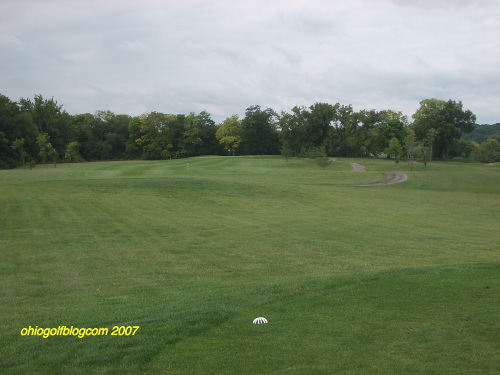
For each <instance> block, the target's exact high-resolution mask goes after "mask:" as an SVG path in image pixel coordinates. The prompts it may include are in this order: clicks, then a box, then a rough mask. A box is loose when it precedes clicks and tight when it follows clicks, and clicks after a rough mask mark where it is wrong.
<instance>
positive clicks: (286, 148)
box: [281, 141, 292, 161]
mask: <svg viewBox="0 0 500 375" xmlns="http://www.w3.org/2000/svg"><path fill="white" fill-rule="evenodd" d="M281 156H283V157H284V158H285V159H286V161H288V158H290V157H291V156H292V148H291V147H290V144H289V143H288V142H287V141H285V142H283V146H282V147H281Z"/></svg>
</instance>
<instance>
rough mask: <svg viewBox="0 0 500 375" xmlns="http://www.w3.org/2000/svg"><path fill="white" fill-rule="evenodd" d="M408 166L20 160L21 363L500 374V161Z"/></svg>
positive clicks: (2, 228)
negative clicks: (94, 331)
mask: <svg viewBox="0 0 500 375" xmlns="http://www.w3.org/2000/svg"><path fill="white" fill-rule="evenodd" d="M350 162H357V163H359V164H362V165H363V166H365V167H366V171H365V172H362V173H353V171H352V168H351V167H350V165H349V163H350ZM399 168H400V170H404V171H405V172H406V173H407V174H408V180H407V181H406V182H404V183H401V184H396V185H390V186H375V187H357V186H356V185H362V184H369V183H372V182H375V181H381V180H383V179H384V178H385V176H386V172H387V171H393V170H396V169H395V164H394V163H392V162H389V161H386V160H360V159H358V160H355V159H349V160H347V159H345V160H343V159H338V160H337V162H334V163H331V165H329V166H328V168H326V169H325V170H322V169H320V168H318V167H317V166H316V165H315V163H314V161H311V160H302V159H291V160H290V161H289V162H285V161H284V160H283V159H282V158H279V157H201V158H193V159H187V160H174V161H161V162H148V161H131V162H109V163H85V164H72V165H71V166H67V165H62V166H59V167H58V168H48V167H47V168H43V167H40V166H38V167H37V168H35V169H34V170H24V169H19V170H12V171H0V191H1V192H2V194H1V196H0V200H1V205H0V207H1V215H0V217H1V218H0V249H1V253H0V254H1V255H0V256H1V262H0V274H1V275H2V276H1V280H2V288H1V294H0V298H1V300H0V303H1V305H2V306H3V308H2V310H1V314H2V316H1V317H2V319H1V323H0V324H1V325H2V327H1V328H2V332H3V333H4V334H3V335H2V337H3V344H2V349H1V354H0V355H1V361H2V365H3V366H2V367H3V368H4V369H5V373H7V374H19V373H39V374H67V373H70V374H72V373H74V374H95V373H103V374H127V373H129V374H137V373H146V374H149V373H151V374H165V373H167V374H168V373H172V374H213V373H221V374H279V373H287V374H321V373H325V374H331V373H341V374H372V373H384V374H401V373H425V374H494V373H497V372H498V363H500V356H499V354H498V353H499V350H498V349H499V342H498V328H499V319H498V309H497V308H498V302H499V293H498V289H499V287H500V284H499V282H498V274H499V272H498V271H499V267H498V265H499V253H498V243H500V234H499V232H498V223H499V222H500V209H499V208H500V207H499V206H500V199H499V198H500V195H499V194H500V188H499V186H500V184H499V182H500V181H499V180H500V174H499V173H498V167H489V168H486V167H483V166H480V165H471V164H460V163H433V165H432V167H431V168H429V170H428V171H427V172H425V171H424V170H423V168H422V167H421V166H420V168H419V166H418V165H417V166H416V167H415V169H414V171H412V172H410V171H408V170H405V169H404V168H405V166H404V165H402V166H399ZM402 168H403V169H402ZM495 168H496V169H495ZM258 316H264V317H266V318H268V320H269V324H267V325H259V326H257V325H253V324H252V320H253V319H254V318H256V317H258ZM29 326H32V327H36V326H38V327H44V328H45V327H58V326H68V327H70V326H74V327H91V328H108V329H109V331H110V333H111V330H112V327H113V326H124V327H128V326H140V328H139V329H138V330H137V332H136V333H135V335H128V336H127V335H121V336H120V335H117V336H112V335H110V334H109V335H98V336H87V337H84V338H79V337H77V336H53V337H48V338H43V337H41V336H31V335H21V330H22V329H23V328H26V327H29Z"/></svg>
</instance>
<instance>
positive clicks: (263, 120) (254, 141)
mask: <svg viewBox="0 0 500 375" xmlns="http://www.w3.org/2000/svg"><path fill="white" fill-rule="evenodd" d="M275 116H276V113H275V112H274V111H273V110H272V109H270V108H267V109H264V110H262V109H261V108H260V106H258V105H255V106H252V107H248V108H247V110H246V112H245V118H244V119H243V120H242V121H241V135H242V144H241V147H242V151H243V153H245V154H250V155H268V154H278V153H279V149H278V133H277V129H276V123H275V122H274V118H275Z"/></svg>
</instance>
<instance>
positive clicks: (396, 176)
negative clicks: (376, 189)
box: [349, 163, 408, 186]
mask: <svg viewBox="0 0 500 375" xmlns="http://www.w3.org/2000/svg"><path fill="white" fill-rule="evenodd" d="M349 164H350V166H351V167H352V168H353V172H364V171H366V169H365V167H363V166H362V165H361V164H358V163H349ZM407 179H408V175H407V174H406V173H405V172H387V178H386V179H385V180H383V181H379V182H374V183H371V184H366V185H357V186H381V185H392V184H399V183H401V182H405V181H406V180H407Z"/></svg>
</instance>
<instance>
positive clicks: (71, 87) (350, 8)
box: [0, 0, 500, 124]
mask: <svg viewBox="0 0 500 375" xmlns="http://www.w3.org/2000/svg"><path fill="white" fill-rule="evenodd" d="M499 40H500V0H346V1H344V0H337V1H335V0H329V1H327V0H265V1H261V0H252V1H247V0H163V1H161V0H141V1H137V0H0V94H3V95H6V96H8V97H9V98H10V99H11V100H14V101H16V100H18V99H19V98H21V97H23V98H33V96H34V95H35V94H42V95H43V96H44V97H46V98H51V97H54V99H55V100H57V101H58V103H59V104H62V105H63V108H64V109H65V110H66V111H68V112H69V113H70V114H78V113H94V112H95V111H97V110H111V111H113V112H115V113H116V114H129V115H132V116H137V115H141V114H143V113H147V112H151V111H159V112H164V113H175V114H177V113H184V114H188V113H189V112H196V113H199V112H201V111H203V110H206V111H208V112H210V113H211V114H212V118H213V119H214V120H215V121H216V122H220V121H222V120H223V119H224V118H226V117H228V116H230V115H233V114H239V115H242V114H244V112H245V109H246V108H247V107H249V106H252V105H260V106H261V107H263V108H268V107H269V108H272V109H274V110H275V111H277V112H280V111H281V110H284V111H290V109H291V108H292V107H293V106H295V105H299V106H309V105H311V104H313V103H315V102H326V103H331V104H335V103H337V102H339V103H341V104H345V105H348V104H351V105H353V107H354V109H355V110H361V109H377V110H382V109H393V110H397V111H402V112H403V113H404V114H407V115H409V116H411V115H412V114H413V113H414V112H415V110H416V109H417V108H418V107H419V102H420V101H421V100H423V99H427V98H438V99H443V100H448V99H453V100H456V101H462V102H463V104H464V108H466V109H470V110H472V111H473V112H474V113H475V114H476V116H477V122H478V123H480V124H482V123H496V122H500V52H499V51H500V43H499V42H498V41H499Z"/></svg>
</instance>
